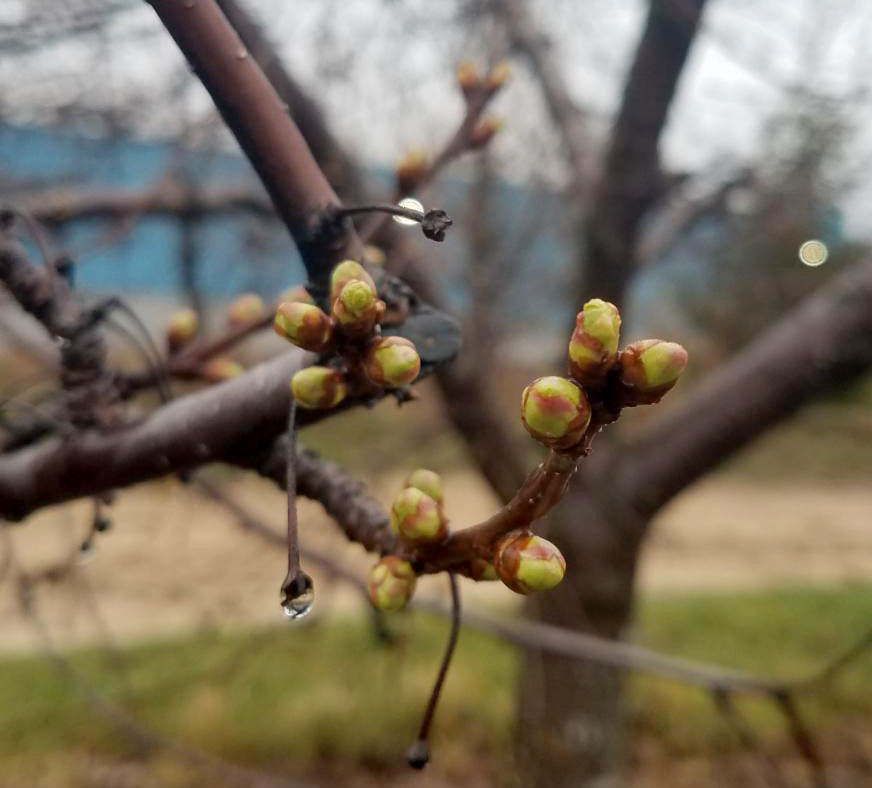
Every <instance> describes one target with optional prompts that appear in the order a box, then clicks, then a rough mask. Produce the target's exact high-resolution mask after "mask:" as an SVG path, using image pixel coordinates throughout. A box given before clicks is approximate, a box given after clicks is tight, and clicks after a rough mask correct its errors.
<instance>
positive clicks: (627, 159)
mask: <svg viewBox="0 0 872 788" xmlns="http://www.w3.org/2000/svg"><path fill="white" fill-rule="evenodd" d="M705 3H706V0H651V4H650V6H649V10H648V18H647V20H646V22H645V29H644V31H643V32H642V38H641V40H640V42H639V45H638V47H637V49H636V55H635V59H634V60H633V64H632V66H631V67H630V73H629V76H628V77H627V82H626V85H625V86H624V94H623V97H622V99H621V106H620V109H619V110H618V114H617V117H616V118H615V123H614V126H613V128H612V134H611V140H610V142H609V147H608V152H607V153H606V157H605V161H604V164H603V169H602V172H601V173H600V178H599V182H598V184H597V187H596V189H595V192H594V195H593V200H592V203H591V204H592V207H593V210H592V213H591V215H590V216H589V217H588V221H587V231H586V250H585V252H586V261H583V265H582V270H584V265H586V266H587V271H588V275H587V277H586V278H587V280H588V282H589V283H590V284H589V285H587V286H585V287H584V288H583V290H584V292H588V291H589V290H590V289H591V287H593V288H595V290H596V294H597V296H599V297H600V298H603V299H605V300H607V301H612V302H613V303H615V304H618V305H619V306H620V305H621V304H622V303H623V301H624V291H625V290H626V287H627V283H628V282H629V280H630V278H631V277H632V275H633V274H634V272H635V268H636V242H637V239H638V235H639V229H640V226H641V224H642V219H643V218H644V216H645V214H646V213H647V212H648V211H649V210H650V208H651V207H652V205H653V204H654V203H655V202H656V201H657V199H658V198H659V196H660V194H661V193H662V191H663V189H664V183H663V174H662V172H661V169H660V157H659V153H658V145H659V141H660V136H661V134H662V131H663V128H664V126H665V124H666V118H667V113H668V111H669V107H670V105H671V104H672V99H673V97H674V96H675V91H676V87H677V85H678V79H679V77H680V76H681V72H682V70H683V69H684V64H685V62H686V60H687V56H688V53H689V51H690V45H691V44H692V42H693V40H694V37H695V36H696V32H697V29H698V27H699V23H700V18H701V16H702V12H703V8H704V7H705Z"/></svg>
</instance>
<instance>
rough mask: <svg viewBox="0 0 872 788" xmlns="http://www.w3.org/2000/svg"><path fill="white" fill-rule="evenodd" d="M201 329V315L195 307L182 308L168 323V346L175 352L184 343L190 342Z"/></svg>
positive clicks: (171, 351)
mask: <svg viewBox="0 0 872 788" xmlns="http://www.w3.org/2000/svg"><path fill="white" fill-rule="evenodd" d="M199 330H200V317H199V316H198V315H197V313H196V312H195V311H194V310H193V309H180V310H179V311H178V312H176V313H175V314H174V315H173V316H172V317H171V318H170V322H169V324H168V325H167V348H169V351H170V353H175V352H176V351H177V350H178V349H179V348H180V347H182V345H184V344H186V343H187V342H189V341H190V340H191V339H193V338H194V337H195V336H196V335H197V331H199Z"/></svg>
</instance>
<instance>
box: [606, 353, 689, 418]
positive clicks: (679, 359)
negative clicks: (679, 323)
mask: <svg viewBox="0 0 872 788" xmlns="http://www.w3.org/2000/svg"><path fill="white" fill-rule="evenodd" d="M686 366H687V351H686V350H685V349H684V348H683V347H682V346H681V345H679V344H677V343H676V342H664V341H663V340H661V339H643V340H642V341H641V342H634V343H633V344H632V345H627V347H626V348H624V351H623V352H622V353H621V380H622V381H623V383H624V385H626V386H629V387H630V388H631V389H632V391H633V397H634V399H635V401H636V402H635V404H643V403H654V402H657V401H658V400H659V399H660V398H661V397H662V396H663V395H664V394H665V393H666V392H667V391H669V389H671V388H672V387H673V386H674V385H675V384H676V382H677V381H678V378H680V377H681V373H682V372H684V368H685V367H686Z"/></svg>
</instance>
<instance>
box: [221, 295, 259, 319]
mask: <svg viewBox="0 0 872 788" xmlns="http://www.w3.org/2000/svg"><path fill="white" fill-rule="evenodd" d="M265 313H266V305H265V304H264V303H263V299H262V298H261V297H260V296H259V295H257V294H256V293H243V294H242V295H241V296H239V297H238V298H236V299H234V300H233V301H232V302H231V304H230V306H229V307H228V308H227V320H228V321H229V322H230V325H232V326H241V325H245V324H246V323H252V322H254V321H255V320H258V319H259V318H261V317H263V316H264V314H265Z"/></svg>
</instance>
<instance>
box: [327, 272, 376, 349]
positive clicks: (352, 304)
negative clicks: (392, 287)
mask: <svg viewBox="0 0 872 788" xmlns="http://www.w3.org/2000/svg"><path fill="white" fill-rule="evenodd" d="M384 311H385V305H384V301H380V300H379V298H378V296H377V295H376V292H375V288H374V287H373V286H372V285H370V284H369V283H368V282H364V281H363V280H362V279H352V280H351V281H350V282H346V283H345V284H344V285H343V286H342V289H341V290H340V291H339V295H338V296H337V297H336V298H335V299H334V300H333V319H334V320H335V321H336V322H337V323H338V324H339V325H340V326H341V327H342V329H343V331H345V332H346V333H350V334H357V335H359V336H360V335H365V334H368V333H369V332H370V331H372V329H373V327H374V326H375V324H376V323H377V322H378V320H379V319H380V318H381V316H382V315H383V314H384Z"/></svg>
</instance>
